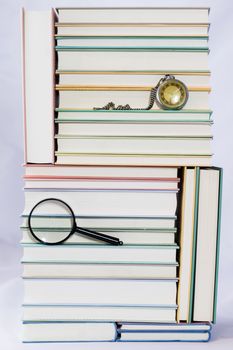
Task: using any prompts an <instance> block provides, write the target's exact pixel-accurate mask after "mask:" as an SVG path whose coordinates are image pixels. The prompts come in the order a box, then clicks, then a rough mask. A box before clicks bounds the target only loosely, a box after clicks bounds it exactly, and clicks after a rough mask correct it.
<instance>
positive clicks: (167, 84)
mask: <svg viewBox="0 0 233 350" xmlns="http://www.w3.org/2000/svg"><path fill="white" fill-rule="evenodd" d="M156 97H157V103H158V105H159V107H160V108H163V109H181V108H183V107H184V105H185V104H186V102H187V100H188V89H187V87H186V86H185V84H184V83H182V81H180V80H177V79H167V80H165V81H164V82H163V83H162V84H161V85H160V86H159V88H158V91H157V96H156Z"/></svg>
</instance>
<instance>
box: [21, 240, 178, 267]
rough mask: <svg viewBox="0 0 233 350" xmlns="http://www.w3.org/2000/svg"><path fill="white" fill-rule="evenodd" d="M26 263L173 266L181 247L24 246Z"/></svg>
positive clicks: (35, 244)
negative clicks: (163, 264)
mask: <svg viewBox="0 0 233 350" xmlns="http://www.w3.org/2000/svg"><path fill="white" fill-rule="evenodd" d="M22 246H23V247H24V252H23V262H31V261H34V260H36V261H38V262H56V261H60V262H77V263H97V264H99V263H102V264H104V263H117V264H120V263H123V264H131V263H136V264H161V263H167V264H174V263H176V253H177V249H178V246H177V245H176V244H170V245H157V246H156V245H154V246H138V247H137V246H127V245H126V246H124V245H123V246H121V247H120V248H119V247H116V246H111V245H97V246H96V245H86V246H82V245H68V244H63V245H57V246H45V245H43V244H38V243H34V244H33V243H31V244H30V243H28V244H27V243H22Z"/></svg>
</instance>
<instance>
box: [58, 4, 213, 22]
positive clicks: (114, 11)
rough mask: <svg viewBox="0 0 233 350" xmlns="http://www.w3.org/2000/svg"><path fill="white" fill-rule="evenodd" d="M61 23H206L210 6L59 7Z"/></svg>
mask: <svg viewBox="0 0 233 350" xmlns="http://www.w3.org/2000/svg"><path fill="white" fill-rule="evenodd" d="M57 10H58V14H59V17H58V18H59V22H61V23H88V22H93V23H109V22H111V23H156V22H157V23H179V22H185V23H193V22H195V23H204V22H208V16H209V8H208V7H196V8H191V7H147V8H145V7H122V8H121V7H115V8H114V7H112V8H111V7H100V8H98V7H90V8H82V7H79V8H77V7H76V8H66V7H58V9H57Z"/></svg>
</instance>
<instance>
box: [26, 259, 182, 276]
mask: <svg viewBox="0 0 233 350" xmlns="http://www.w3.org/2000/svg"><path fill="white" fill-rule="evenodd" d="M176 270H177V264H170V265H169V264H164V265H163V264H160V265H150V264H77V263H67V264H65V263H59V262H58V263H39V262H36V261H34V262H31V263H24V264H23V278H51V279H52V278H59V277H60V278H95V279H96V278H107V279H114V278H116V279H119V278H120V279H135V278H138V279H156V278H165V279H169V278H176Z"/></svg>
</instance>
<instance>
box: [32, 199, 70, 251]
mask: <svg viewBox="0 0 233 350" xmlns="http://www.w3.org/2000/svg"><path fill="white" fill-rule="evenodd" d="M28 226H29V230H30V232H31V234H32V235H33V236H34V238H36V239H37V240H38V241H40V242H41V243H45V244H57V243H62V242H63V241H65V240H66V239H67V238H68V237H69V236H70V235H71V234H72V233H73V231H74V227H75V218H74V215H73V213H72V211H71V210H70V208H69V207H68V206H67V205H66V204H65V203H63V202H61V201H59V200H57V199H47V200H43V201H41V202H39V203H38V204H37V205H36V206H35V207H34V208H33V209H32V211H31V213H30V214H29V218H28Z"/></svg>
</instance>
